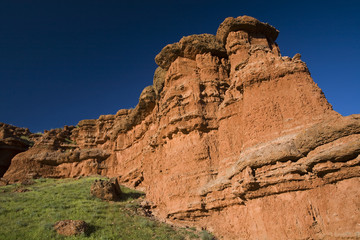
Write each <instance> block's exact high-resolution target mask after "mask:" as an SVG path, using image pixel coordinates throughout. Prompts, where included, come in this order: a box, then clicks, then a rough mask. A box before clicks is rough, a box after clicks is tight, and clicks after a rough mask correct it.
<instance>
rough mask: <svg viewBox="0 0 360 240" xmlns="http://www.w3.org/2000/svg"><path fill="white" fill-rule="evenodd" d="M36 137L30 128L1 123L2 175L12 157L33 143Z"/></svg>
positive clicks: (0, 165) (0, 152)
mask: <svg viewBox="0 0 360 240" xmlns="http://www.w3.org/2000/svg"><path fill="white" fill-rule="evenodd" d="M33 138H35V135H34V134H31V132H30V131H29V129H26V128H19V127H15V126H12V125H9V124H5V123H0V177H2V176H3V175H4V173H5V172H6V171H7V169H8V168H9V166H10V163H11V159H12V158H13V157H14V156H15V155H16V154H18V153H20V152H23V151H26V150H27V149H28V148H29V147H30V146H32V145H33V141H32V139H33Z"/></svg>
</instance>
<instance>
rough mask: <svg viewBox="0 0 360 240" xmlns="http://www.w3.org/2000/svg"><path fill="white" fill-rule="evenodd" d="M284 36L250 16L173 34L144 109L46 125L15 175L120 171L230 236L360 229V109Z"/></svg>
mask: <svg viewBox="0 0 360 240" xmlns="http://www.w3.org/2000/svg"><path fill="white" fill-rule="evenodd" d="M277 36H278V31H277V30H276V29H275V28H274V27H272V26H270V25H269V24H265V23H262V22H260V21H258V20H256V19H254V18H252V17H248V16H242V17H237V18H227V19H225V21H224V22H223V23H222V24H220V27H219V29H218V31H217V34H216V36H214V35H211V34H200V35H192V36H188V37H183V38H182V39H181V40H180V41H179V42H178V43H174V44H170V45H167V46H165V47H164V49H163V50H162V51H161V52H160V53H159V54H158V55H157V56H156V58H155V62H156V63H157V64H158V65H159V67H158V68H157V69H156V71H155V74H154V80H153V86H149V87H147V88H145V89H144V90H143V92H142V93H141V95H140V99H139V104H138V105H137V106H136V108H135V109H129V110H126V109H123V110H120V111H118V112H117V113H116V114H115V115H104V116H100V117H99V119H96V120H83V121H80V122H79V124H78V127H76V128H69V129H67V130H66V129H64V130H62V131H60V132H56V133H55V132H54V133H51V131H50V132H48V133H45V134H44V136H42V138H41V139H40V140H39V141H37V142H35V145H34V147H32V148H30V149H29V150H28V151H26V152H23V153H20V154H18V155H16V156H15V157H14V158H13V159H12V162H11V166H10V168H9V170H8V171H7V172H6V174H5V175H4V178H5V179H6V180H9V181H19V180H22V179H24V178H27V177H29V176H32V177H34V176H43V177H76V176H79V175H90V174H95V173H96V174H102V175H105V176H109V177H117V178H118V181H119V182H120V183H122V184H125V185H128V186H132V187H136V188H139V189H141V190H143V191H145V192H146V197H147V200H148V201H150V202H152V204H153V206H154V207H155V208H154V209H153V213H155V215H156V216H157V217H158V218H160V219H163V220H164V221H168V222H173V223H175V224H179V225H187V226H196V227H201V228H205V229H208V230H209V231H212V232H213V233H214V234H215V235H216V236H218V237H219V238H221V239H305V238H307V239H308V238H311V239H324V238H331V239H340V238H356V237H359V236H360V225H359V222H360V210H359V209H360V208H359V205H360V200H359V199H360V191H359V189H360V178H359V177H360V156H359V154H360V115H352V116H348V117H342V116H341V115H339V114H338V113H336V112H335V111H333V109H332V107H331V105H330V104H329V103H328V102H327V100H326V98H325V96H324V94H323V92H322V91H321V89H320V88H319V87H318V86H317V85H316V84H315V83H314V82H313V80H312V78H311V76H310V73H309V71H308V68H307V66H306V64H305V63H304V62H303V61H301V56H300V54H296V55H295V56H294V57H293V58H290V57H283V56H281V54H280V50H279V47H278V45H277V44H276V42H275V40H276V38H277ZM50 133H51V134H50ZM61 134H64V136H65V137H64V136H62V135H61ZM60 135H61V136H60ZM45 139H47V140H46V141H45ZM49 139H53V140H54V141H53V142H50V140H49ZM64 139H68V140H69V141H67V142H68V143H66V142H64ZM69 143H72V144H70V146H69Z"/></svg>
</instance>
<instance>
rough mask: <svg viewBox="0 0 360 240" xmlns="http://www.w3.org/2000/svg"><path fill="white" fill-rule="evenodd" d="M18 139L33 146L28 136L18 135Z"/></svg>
mask: <svg viewBox="0 0 360 240" xmlns="http://www.w3.org/2000/svg"><path fill="white" fill-rule="evenodd" d="M20 139H22V140H23V141H25V142H27V144H29V146H33V145H34V142H33V141H32V140H31V139H30V138H29V137H28V136H25V135H23V136H20Z"/></svg>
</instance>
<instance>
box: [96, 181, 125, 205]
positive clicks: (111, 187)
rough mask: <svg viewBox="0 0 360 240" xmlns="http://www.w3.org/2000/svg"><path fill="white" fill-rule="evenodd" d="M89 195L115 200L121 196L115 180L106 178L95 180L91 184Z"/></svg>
mask: <svg viewBox="0 0 360 240" xmlns="http://www.w3.org/2000/svg"><path fill="white" fill-rule="evenodd" d="M90 193H91V195H93V196H95V197H97V198H100V199H102V200H107V201H116V200H119V199H120V198H121V189H120V185H119V183H118V181H117V180H115V182H114V183H112V182H110V181H106V180H101V179H100V180H95V182H94V183H93V184H92V185H91V189H90Z"/></svg>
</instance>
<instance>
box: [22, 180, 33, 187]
mask: <svg viewBox="0 0 360 240" xmlns="http://www.w3.org/2000/svg"><path fill="white" fill-rule="evenodd" d="M34 183H35V181H34V180H32V179H26V180H24V181H22V182H21V185H24V186H29V185H33V184H34Z"/></svg>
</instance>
